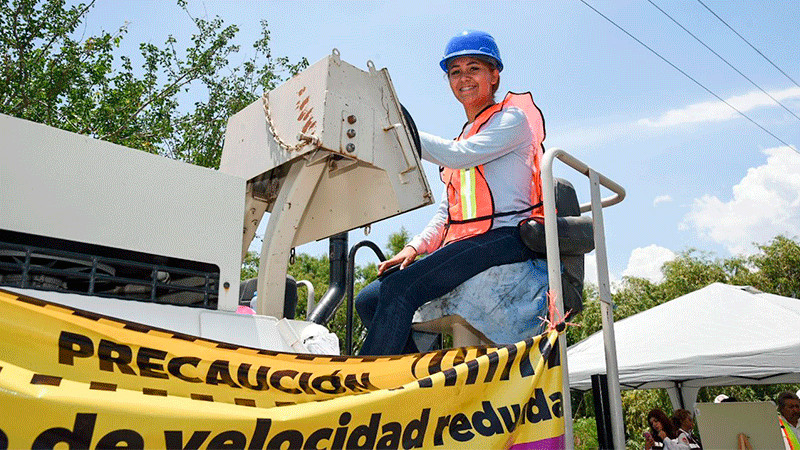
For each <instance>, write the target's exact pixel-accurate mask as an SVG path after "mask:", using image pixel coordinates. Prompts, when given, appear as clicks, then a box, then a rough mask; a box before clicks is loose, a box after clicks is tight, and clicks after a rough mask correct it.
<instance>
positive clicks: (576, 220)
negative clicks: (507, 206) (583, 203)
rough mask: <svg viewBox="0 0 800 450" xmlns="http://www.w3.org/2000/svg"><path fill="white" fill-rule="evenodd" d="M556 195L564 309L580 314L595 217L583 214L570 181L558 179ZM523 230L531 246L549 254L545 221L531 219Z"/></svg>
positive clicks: (524, 224) (526, 241)
mask: <svg viewBox="0 0 800 450" xmlns="http://www.w3.org/2000/svg"><path fill="white" fill-rule="evenodd" d="M555 197H556V211H557V216H558V217H557V218H556V224H557V228H558V247H559V253H560V258H561V265H562V273H561V285H562V290H563V294H564V309H565V311H567V312H569V313H570V314H577V313H579V312H581V311H582V310H583V276H584V264H583V255H584V254H586V253H588V252H590V251H592V250H594V233H593V230H592V220H591V217H589V216H581V208H580V203H578V196H577V195H576V194H575V188H574V187H572V184H571V183H570V182H569V181H567V180H564V179H562V178H556V179H555ZM520 234H521V236H522V240H523V241H524V242H525V244H526V245H527V246H528V247H529V248H530V249H531V250H533V251H535V252H537V253H539V254H540V255H542V257H545V256H544V255H546V254H547V246H546V245H545V233H544V225H542V224H541V223H539V222H537V221H536V220H535V219H529V220H527V221H525V222H523V223H522V224H521V225H520Z"/></svg>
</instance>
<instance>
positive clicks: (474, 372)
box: [467, 359, 481, 385]
mask: <svg viewBox="0 0 800 450" xmlns="http://www.w3.org/2000/svg"><path fill="white" fill-rule="evenodd" d="M480 368H481V365H480V364H478V360H477V359H470V360H469V361H467V384H468V385H469V384H475V381H476V380H477V379H478V371H479V370H480Z"/></svg>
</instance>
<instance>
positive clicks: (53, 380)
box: [31, 373, 61, 386]
mask: <svg viewBox="0 0 800 450" xmlns="http://www.w3.org/2000/svg"><path fill="white" fill-rule="evenodd" d="M31 384H42V385H45V386H60V385H61V377H54V376H52V375H42V374H39V373H35V374H33V377H31Z"/></svg>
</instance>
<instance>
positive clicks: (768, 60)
mask: <svg viewBox="0 0 800 450" xmlns="http://www.w3.org/2000/svg"><path fill="white" fill-rule="evenodd" d="M697 1H698V2H699V3H700V4H701V5H703V6H704V7H705V8H706V9H707V10H708V12H710V13H711V14H713V15H714V17H716V18H717V19H719V21H720V22H722V23H724V24H725V26H727V27H728V28H729V29H730V30H731V31H733V32H734V33H735V34H736V35H737V36H739V37H740V38H741V39H742V40H743V41H745V42H746V43H747V45H749V46H750V48H752V49H753V50H755V51H756V53H758V54H759V55H761V57H762V58H764V59H766V60H767V62H769V63H770V64H772V67H774V68H776V69H778V72H780V73H782V74H783V76H785V77H786V78H788V79H789V80H790V81H791V82H792V83H794V84H795V86H797V87H800V84H797V81H794V78H792V77H790V76H789V75H788V74H787V73H786V72H784V71H783V70H781V68H780V67H778V66H777V65H776V64H775V63H774V62H772V60H771V59H769V58H767V57H766V56H765V55H764V54H763V53H761V51H760V50H759V49H757V48H755V46H754V45H753V44H751V43H750V41H748V40H747V39H745V38H744V36H742V35H741V34H739V32H738V31H736V30H734V29H733V27H732V26H730V25H728V22H725V21H724V20H722V17H720V16H718V15H717V13H715V12H714V11H712V10H711V8H709V7H708V6H707V5H706V4H705V3H703V2H702V1H701V0H697Z"/></svg>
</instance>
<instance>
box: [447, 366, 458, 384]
mask: <svg viewBox="0 0 800 450" xmlns="http://www.w3.org/2000/svg"><path fill="white" fill-rule="evenodd" d="M457 379H458V372H456V369H454V368H450V369H447V370H445V371H444V385H445V386H455V385H456V380H457Z"/></svg>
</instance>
